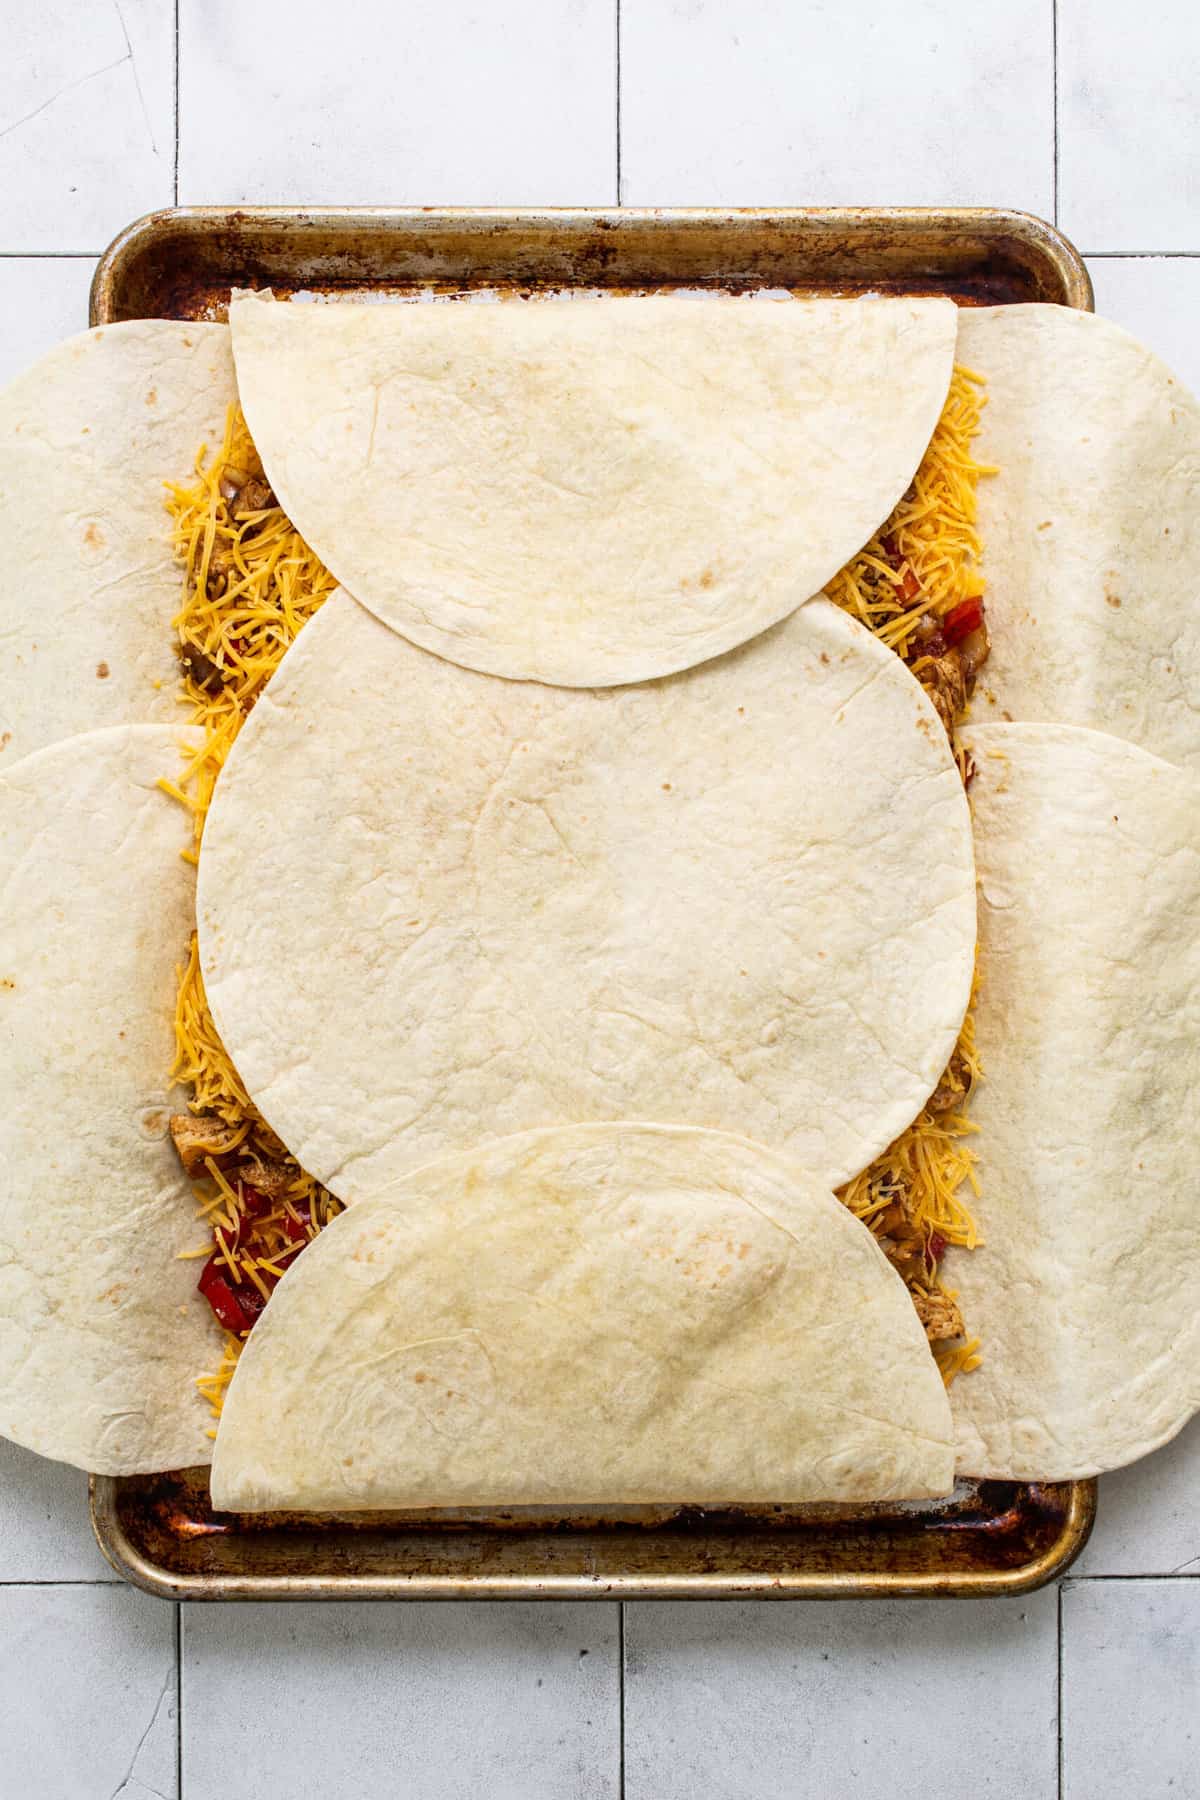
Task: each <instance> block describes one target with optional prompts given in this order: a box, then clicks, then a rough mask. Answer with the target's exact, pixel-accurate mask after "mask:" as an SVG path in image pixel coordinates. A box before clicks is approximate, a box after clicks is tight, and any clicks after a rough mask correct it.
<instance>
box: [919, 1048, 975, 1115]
mask: <svg viewBox="0 0 1200 1800" xmlns="http://www.w3.org/2000/svg"><path fill="white" fill-rule="evenodd" d="M970 1091H971V1071H970V1070H969V1069H968V1067H967V1061H966V1058H965V1057H964V1055H963V1053H962V1051H961V1050H956V1051H955V1052H954V1055H953V1056H952V1057H951V1058H950V1061H949V1062H948V1063H947V1064H946V1067H945V1069H944V1070H943V1071H942V1079H941V1080H940V1081H939V1082H938V1084H937V1086H936V1087H935V1088H934V1090H933V1092H932V1094H931V1095H930V1096H929V1099H928V1100H927V1101H926V1103H925V1104H926V1107H927V1109H928V1110H929V1111H930V1112H931V1113H934V1114H938V1113H948V1112H957V1110H958V1109H959V1107H961V1106H962V1103H963V1101H964V1100H965V1099H966V1097H967V1095H968V1094H969V1093H970Z"/></svg>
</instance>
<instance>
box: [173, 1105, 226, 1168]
mask: <svg viewBox="0 0 1200 1800" xmlns="http://www.w3.org/2000/svg"><path fill="white" fill-rule="evenodd" d="M241 1129H242V1128H241V1126H240V1125H226V1123H225V1121H224V1120H223V1119H218V1118H216V1117H215V1116H214V1115H213V1114H212V1113H201V1114H200V1115H199V1116H198V1117H197V1116H196V1115H195V1114H194V1113H172V1115H171V1137H172V1139H173V1140H174V1144H175V1148H176V1150H178V1152H179V1160H180V1162H181V1163H182V1164H183V1172H184V1174H185V1175H188V1176H192V1177H196V1176H200V1175H204V1174H206V1173H207V1170H206V1168H205V1163H204V1159H205V1157H206V1156H211V1157H213V1159H214V1160H215V1159H217V1158H219V1157H222V1156H228V1155H229V1153H230V1151H231V1150H233V1149H234V1147H235V1145H236V1144H237V1141H238V1138H239V1135H240V1133H241Z"/></svg>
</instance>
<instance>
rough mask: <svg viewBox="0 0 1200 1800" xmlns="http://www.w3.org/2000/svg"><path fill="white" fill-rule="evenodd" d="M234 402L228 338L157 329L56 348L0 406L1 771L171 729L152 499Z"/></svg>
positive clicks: (166, 569)
mask: <svg viewBox="0 0 1200 1800" xmlns="http://www.w3.org/2000/svg"><path fill="white" fill-rule="evenodd" d="M234 398H235V390H234V384H233V362H232V358H231V356H230V353H229V330H228V327H227V326H224V325H195V324H177V323H174V322H172V321H168V320H163V319H143V320H138V321H135V322H131V323H129V324H124V325H105V326H101V327H100V328H98V329H97V330H95V331H88V332H85V333H83V335H82V336H80V337H74V338H69V339H68V340H67V341H66V343H63V344H59V345H57V346H56V348H55V349H53V350H52V351H50V353H49V354H48V355H47V356H44V357H42V359H41V360H40V361H39V362H37V363H35V364H34V365H33V367H32V368H30V369H28V370H26V372H25V373H24V374H23V375H21V376H19V377H18V378H17V380H16V381H14V382H13V383H12V384H11V385H10V386H9V387H7V388H6V389H5V390H4V392H3V393H2V394H0V639H2V640H3V643H4V655H3V658H2V659H0V765H3V764H5V763H10V762H16V761H17V760H18V759H19V758H20V757H23V756H26V755H28V754H29V753H30V752H31V751H33V750H37V749H40V748H41V747H42V746H43V745H45V744H50V743H54V742H56V741H57V740H58V739H60V738H65V737H70V736H72V735H73V734H74V733H76V732H82V731H90V730H92V729H94V728H98V727H100V726H105V725H117V724H123V723H126V722H129V723H136V722H139V721H152V720H171V719H176V718H178V716H179V705H178V701H177V699H176V695H177V693H178V681H179V665H178V663H177V661H176V646H175V640H174V634H173V633H172V630H171V620H172V619H173V618H174V616H175V614H176V613H177V612H178V610H179V604H180V577H179V567H178V565H177V563H176V561H175V558H174V554H173V550H172V544H171V528H170V521H169V520H168V518H167V514H166V510H165V507H164V504H163V503H164V499H165V488H164V485H163V484H164V482H165V481H166V480H167V479H168V478H171V477H175V478H178V479H180V480H183V479H185V478H186V476H187V475H188V473H189V471H190V470H191V468H192V465H193V463H194V461H195V457H196V452H197V450H198V449H199V448H200V445H201V444H202V443H204V442H207V443H209V444H210V445H213V444H219V443H220V441H221V435H222V432H223V431H224V427H225V413H226V409H227V408H228V406H229V404H230V402H231V401H232V400H233V399H234Z"/></svg>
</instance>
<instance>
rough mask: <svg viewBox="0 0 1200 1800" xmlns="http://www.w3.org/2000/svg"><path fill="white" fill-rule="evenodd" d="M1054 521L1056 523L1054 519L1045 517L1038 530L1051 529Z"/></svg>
mask: <svg viewBox="0 0 1200 1800" xmlns="http://www.w3.org/2000/svg"><path fill="white" fill-rule="evenodd" d="M1053 523H1054V520H1053V519H1043V520H1042V522H1041V524H1040V525H1039V526H1038V530H1039V531H1049V529H1050V527H1051V526H1052V525H1053Z"/></svg>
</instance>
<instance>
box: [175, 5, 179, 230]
mask: <svg viewBox="0 0 1200 1800" xmlns="http://www.w3.org/2000/svg"><path fill="white" fill-rule="evenodd" d="M175 204H176V206H178V205H179V0H175Z"/></svg>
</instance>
